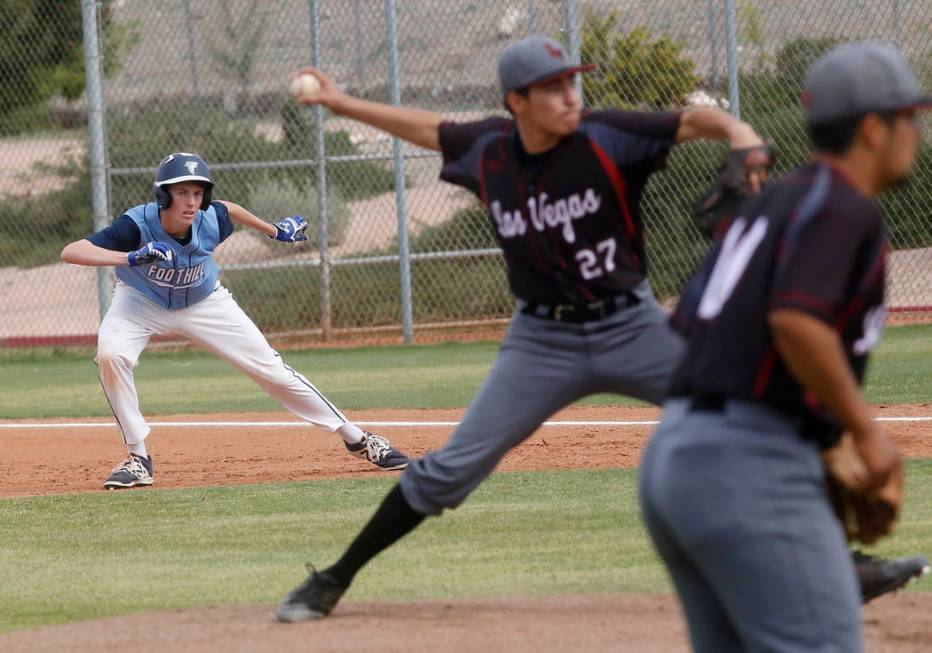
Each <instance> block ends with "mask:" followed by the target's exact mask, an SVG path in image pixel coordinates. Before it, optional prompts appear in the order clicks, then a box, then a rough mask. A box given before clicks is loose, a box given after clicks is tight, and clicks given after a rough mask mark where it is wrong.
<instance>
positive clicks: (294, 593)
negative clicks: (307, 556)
mask: <svg viewBox="0 0 932 653" xmlns="http://www.w3.org/2000/svg"><path fill="white" fill-rule="evenodd" d="M307 569H308V571H309V572H310V574H309V575H308V577H307V578H306V579H305V580H304V582H303V583H301V584H300V585H298V586H297V587H296V588H294V589H293V590H291V591H290V592H288V595H287V596H285V598H283V599H282V600H281V603H279V604H278V609H277V610H276V611H275V619H277V620H278V621H281V622H283V623H295V622H297V621H309V620H311V619H320V618H322V617H326V616H327V615H328V614H330V613H331V612H332V611H333V609H334V608H335V607H336V605H337V603H338V602H339V600H340V597H341V596H343V592H345V591H346V588H345V587H343V586H342V585H340V584H339V583H338V582H337V581H336V579H335V578H334V577H333V576H331V575H330V574H328V573H326V572H322V571H317V570H316V569H314V567H313V566H312V565H308V566H307Z"/></svg>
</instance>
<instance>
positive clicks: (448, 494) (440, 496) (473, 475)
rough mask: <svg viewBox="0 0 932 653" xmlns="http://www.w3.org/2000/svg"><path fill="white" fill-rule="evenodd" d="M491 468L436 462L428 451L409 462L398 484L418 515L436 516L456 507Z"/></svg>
mask: <svg viewBox="0 0 932 653" xmlns="http://www.w3.org/2000/svg"><path fill="white" fill-rule="evenodd" d="M493 469H495V464H494V463H492V465H491V467H488V468H487V467H486V466H482V467H477V466H474V465H473V466H466V465H461V464H457V465H445V464H437V461H435V460H432V455H431V454H430V453H429V454H427V455H426V456H424V457H423V458H420V459H418V460H413V461H411V464H410V465H408V468H407V469H406V470H405V471H404V474H402V476H401V479H400V480H399V483H400V485H401V490H402V492H404V496H405V499H406V500H407V501H408V503H409V504H410V506H411V507H412V508H413V509H414V510H415V511H417V512H419V513H421V514H422V515H439V514H440V513H441V512H443V511H444V510H446V509H452V508H456V507H457V506H459V505H460V504H461V503H463V501H465V500H466V497H468V496H469V494H470V493H471V492H472V491H473V490H474V489H476V487H478V486H479V484H480V483H482V481H484V480H485V479H486V478H487V477H488V476H489V474H491V473H492V470H493Z"/></svg>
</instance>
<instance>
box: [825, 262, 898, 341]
mask: <svg viewBox="0 0 932 653" xmlns="http://www.w3.org/2000/svg"><path fill="white" fill-rule="evenodd" d="M888 248H889V245H888V244H887V243H884V244H883V246H882V247H881V248H880V254H879V255H878V256H877V258H876V259H875V260H874V262H873V263H872V264H871V268H870V270H868V271H867V274H865V275H864V281H862V282H861V288H859V291H862V292H863V290H864V289H866V288H870V287H871V285H872V284H873V283H875V282H876V281H878V279H877V277H879V276H880V275H881V274H882V273H883V269H884V262H885V261H886V260H887V250H888ZM862 292H859V293H858V294H857V295H855V296H854V298H853V299H852V300H851V301H850V302H849V303H848V305H847V306H845V307H844V308H843V309H842V310H841V313H839V315H838V320H837V321H836V322H835V326H836V328H837V330H838V331H843V330H844V328H845V326H846V325H847V324H848V321H849V320H850V319H851V318H852V317H853V316H854V314H855V313H857V312H858V310H859V309H860V308H861V307H862V306H863V304H864V296H863V294H862Z"/></svg>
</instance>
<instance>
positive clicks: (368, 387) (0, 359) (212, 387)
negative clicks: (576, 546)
mask: <svg viewBox="0 0 932 653" xmlns="http://www.w3.org/2000/svg"><path fill="white" fill-rule="evenodd" d="M497 351H498V343H497V342H479V343H452V344H443V345H418V346H414V347H378V348H371V347H370V348H359V349H338V350H320V349H313V350H306V351H287V352H285V353H284V357H285V360H286V361H287V362H288V364H289V365H291V366H292V367H294V368H295V369H297V370H299V371H300V372H302V373H303V374H304V375H305V376H307V377H308V378H309V379H310V380H311V381H312V382H313V383H314V384H315V385H316V386H317V387H318V388H320V390H321V391H323V392H324V394H326V395H327V397H328V398H329V399H330V400H332V401H333V402H334V403H335V404H337V405H338V406H340V407H341V408H344V409H346V410H359V409H364V408H462V407H464V406H466V404H467V403H468V402H469V400H470V399H471V398H472V396H473V395H474V394H475V392H476V389H477V388H478V387H479V384H480V383H481V382H482V379H483V378H484V377H485V375H486V373H487V372H488V370H489V367H490V366H491V364H492V360H493V359H494V357H495V353H496V352H497ZM93 358H94V352H93V351H92V350H81V351H38V352H33V351H17V350H3V349H0V387H3V388H4V391H3V393H2V394H0V418H7V419H24V418H30V417H33V418H36V417H102V416H107V417H109V416H110V409H109V407H108V406H107V402H106V400H105V399H104V396H103V393H102V392H101V390H100V384H99V382H98V381H97V368H96V367H95V366H94V363H93ZM136 386H137V389H138V391H139V397H140V405H141V407H142V410H143V412H145V413H151V414H157V415H165V414H174V413H215V412H227V411H233V412H247V411H278V410H281V407H280V406H279V405H278V404H277V403H275V402H274V401H273V400H272V399H269V398H268V396H266V395H265V394H264V393H263V392H262V391H261V390H259V389H258V387H256V386H255V385H254V384H253V382H252V381H251V380H250V379H248V378H247V377H246V376H244V375H243V374H240V373H239V372H237V371H236V370H234V369H233V368H232V367H230V366H229V365H228V364H227V363H225V362H223V361H222V360H220V359H219V358H217V357H216V356H213V355H212V354H208V353H205V352H200V351H194V352H184V353H166V352H144V353H143V355H142V357H141V358H140V362H139V367H138V368H137V369H136ZM867 395H868V398H869V399H870V400H871V401H873V402H875V403H903V402H905V403H919V402H926V401H929V400H930V398H932V326H928V325H923V326H905V327H895V328H891V329H888V330H887V332H886V335H885V337H884V340H883V342H882V343H881V345H880V346H879V347H878V349H877V351H876V352H875V354H874V356H873V358H872V362H871V369H870V371H869V375H868V383H867ZM583 403H588V404H601V405H605V404H624V403H633V402H632V401H631V400H628V399H625V398H623V397H618V396H616V395H597V396H594V397H590V398H589V399H587V400H585V402H583Z"/></svg>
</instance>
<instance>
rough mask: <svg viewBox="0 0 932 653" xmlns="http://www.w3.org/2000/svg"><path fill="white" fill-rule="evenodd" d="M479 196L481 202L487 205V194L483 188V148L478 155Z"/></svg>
mask: <svg viewBox="0 0 932 653" xmlns="http://www.w3.org/2000/svg"><path fill="white" fill-rule="evenodd" d="M479 198H480V199H481V200H482V203H483V204H485V205H486V206H488V205H489V194H488V193H487V192H486V190H485V149H483V150H482V154H480V155H479Z"/></svg>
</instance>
